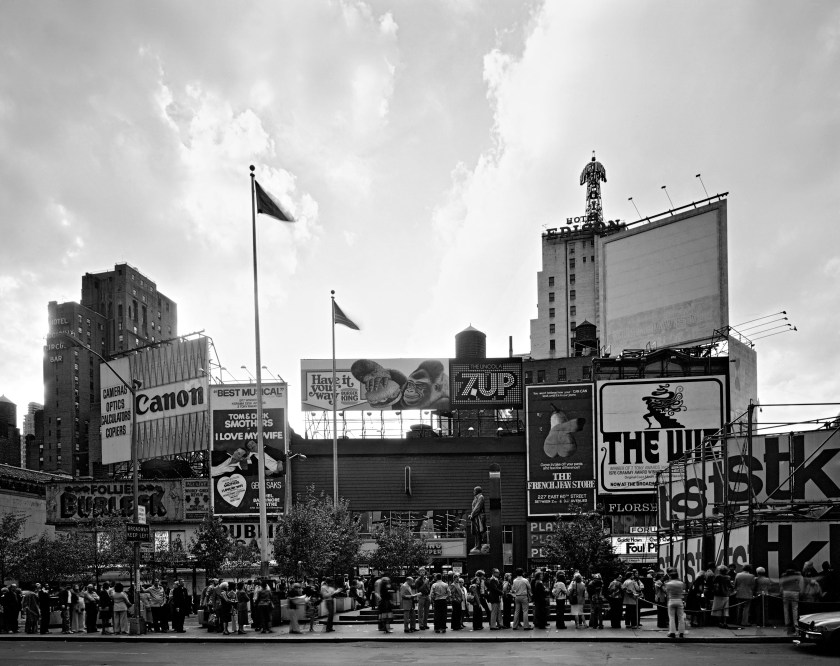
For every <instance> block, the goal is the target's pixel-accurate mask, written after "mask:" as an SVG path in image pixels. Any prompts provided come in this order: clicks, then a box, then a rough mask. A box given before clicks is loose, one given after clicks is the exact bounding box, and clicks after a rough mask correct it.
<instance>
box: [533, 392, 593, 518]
mask: <svg viewBox="0 0 840 666" xmlns="http://www.w3.org/2000/svg"><path fill="white" fill-rule="evenodd" d="M593 388H594V387H593V385H592V384H560V385H556V386H545V385H537V386H528V387H526V393H525V399H526V406H525V428H526V446H527V460H528V515H530V516H553V515H557V514H568V513H574V512H575V511H578V510H579V511H593V510H594V509H595V447H594V445H593V432H592V431H593V426H592V420H593V416H594V410H593Z"/></svg>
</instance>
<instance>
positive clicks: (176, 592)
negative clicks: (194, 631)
mask: <svg viewBox="0 0 840 666" xmlns="http://www.w3.org/2000/svg"><path fill="white" fill-rule="evenodd" d="M171 604H172V630H173V631H174V632H175V633H177V634H183V633H186V631H185V630H184V618H186V616H187V615H189V614H190V605H191V604H190V595H189V593H188V592H187V588H186V586H185V585H184V581H183V580H177V581H175V587H173V588H172V601H171Z"/></svg>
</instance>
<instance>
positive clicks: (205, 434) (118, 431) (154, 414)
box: [99, 337, 210, 464]
mask: <svg viewBox="0 0 840 666" xmlns="http://www.w3.org/2000/svg"><path fill="white" fill-rule="evenodd" d="M207 345H208V339H207V338H204V337H201V338H197V339H195V340H180V339H179V340H175V341H172V342H168V343H166V344H164V345H161V346H160V347H153V348H147V349H140V350H137V351H136V352H134V353H132V355H131V356H128V357H123V358H119V359H115V360H114V361H111V362H110V364H111V366H112V367H113V368H114V369H115V370H116V371H117V372H118V373H119V375H120V376H121V377H122V378H123V379H124V380H125V381H126V382H128V383H132V382H139V387H140V388H138V390H137V391H136V392H135V394H134V402H133V403H132V401H131V397H130V392H129V390H128V388H126V386H125V385H124V384H123V383H122V381H120V379H118V378H117V377H116V376H115V375H114V373H113V372H112V371H111V369H110V368H109V367H108V366H107V365H106V364H105V363H102V364H100V366H99V380H100V387H101V388H100V401H101V407H100V413H101V422H100V436H101V438H102V463H103V464H109V463H115V462H123V461H126V460H131V410H132V408H133V409H134V412H135V415H136V421H137V425H136V428H137V432H136V435H135V439H136V444H137V457H138V458H139V459H140V460H143V459H146V458H159V457H161V456H168V455H173V454H176V453H184V452H187V451H201V450H203V449H205V448H206V447H207V441H208V438H209V436H210V429H209V423H208V417H207V412H208V401H207V387H208V375H207V372H206V370H205V368H207Z"/></svg>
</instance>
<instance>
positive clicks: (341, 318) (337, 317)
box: [333, 301, 360, 331]
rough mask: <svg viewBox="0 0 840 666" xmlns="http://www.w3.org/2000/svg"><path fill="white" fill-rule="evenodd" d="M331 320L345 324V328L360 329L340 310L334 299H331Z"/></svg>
mask: <svg viewBox="0 0 840 666" xmlns="http://www.w3.org/2000/svg"><path fill="white" fill-rule="evenodd" d="M333 322H334V323H336V324H341V325H342V326H346V327H347V328H352V329H353V330H354V331H358V330H360V329H359V327H358V326H356V324H355V323H353V320H352V319H350V317H348V316H347V315H346V314H344V313H343V312H342V311H341V308H340V307H338V303H336V302H335V301H333Z"/></svg>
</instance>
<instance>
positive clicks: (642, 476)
mask: <svg viewBox="0 0 840 666" xmlns="http://www.w3.org/2000/svg"><path fill="white" fill-rule="evenodd" d="M725 386H726V383H725V378H724V377H719V376H714V377H673V378H657V379H630V380H615V381H600V382H598V383H597V387H598V423H597V429H596V437H597V443H598V468H599V480H598V483H599V486H598V490H599V492H601V493H633V492H651V491H652V490H654V485H655V482H656V474H657V473H658V472H660V471H662V470H664V469H665V468H666V466H667V463H668V462H670V461H672V460H676V459H678V458H681V457H682V456H683V455H685V453H686V452H687V451H691V450H692V449H694V448H695V447H697V446H699V444H700V443H701V442H702V441H703V438H704V437H707V436H710V435H714V434H715V433H717V432H718V431H719V430H720V429H721V427H722V426H723V424H724V421H725V408H726V404H725V402H726V400H725V396H726V390H725Z"/></svg>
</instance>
